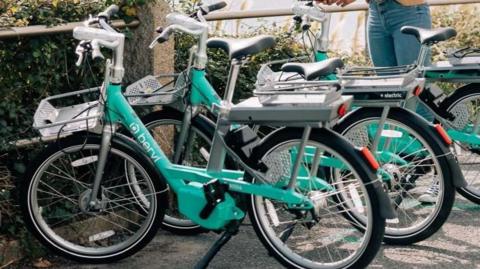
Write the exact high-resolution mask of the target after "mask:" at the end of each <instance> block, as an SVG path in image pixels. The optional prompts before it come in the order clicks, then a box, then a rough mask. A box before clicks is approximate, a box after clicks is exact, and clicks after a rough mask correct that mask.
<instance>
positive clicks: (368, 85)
mask: <svg viewBox="0 0 480 269" xmlns="http://www.w3.org/2000/svg"><path fill="white" fill-rule="evenodd" d="M293 9H294V12H295V13H297V14H298V15H299V17H303V20H300V19H299V20H298V22H299V23H302V26H301V27H302V29H304V30H306V31H307V30H308V29H309V25H308V20H309V19H310V18H312V19H316V20H320V21H323V22H324V23H328V22H327V21H326V19H327V16H326V14H325V13H324V12H322V11H320V10H318V9H315V8H313V7H311V6H306V5H304V4H296V5H295V6H294V8H293ZM327 35H328V33H327ZM316 40H319V41H321V42H323V43H317V44H316V46H315V47H316V48H317V49H316V51H317V53H316V55H315V56H316V59H317V60H318V61H322V60H326V59H327V54H326V52H325V51H326V50H321V49H318V48H319V47H322V46H324V45H326V44H324V43H325V42H328V39H326V37H325V33H323V34H322V35H318V36H317V38H316ZM227 42H236V43H237V44H241V43H242V42H248V39H247V40H242V39H224V38H212V39H210V40H209V41H208V43H207V46H208V47H209V48H219V49H222V50H225V51H226V53H227V54H231V51H230V50H229V47H228V46H226V45H225V44H226V43H227ZM245 61H246V59H242V60H238V59H233V60H232V63H231V67H230V74H229V82H230V81H235V79H236V77H237V75H238V72H239V68H240V66H241V65H242V64H243V63H244V62H245ZM289 61H292V60H289ZM293 61H294V60H293ZM283 62H284V61H275V62H272V63H270V64H267V65H265V66H263V67H262V68H261V70H260V72H259V75H258V82H257V84H258V86H259V87H260V88H261V87H262V85H268V84H269V83H272V82H275V81H282V80H283V81H287V82H288V81H296V80H300V81H302V80H305V78H307V79H318V78H319V77H324V76H326V77H327V78H328V79H331V80H335V79H336V76H335V75H331V74H332V73H333V72H334V71H335V70H336V69H337V68H339V67H341V66H342V65H343V64H342V62H341V61H339V60H338V59H330V60H327V61H322V62H319V63H313V64H299V63H293V62H290V63H287V64H285V65H283V66H282V69H283V71H281V72H273V71H272V70H271V68H270V66H272V65H279V64H282V63H283ZM358 71H359V69H355V72H358ZM297 72H300V73H301V74H302V75H303V76H304V77H301V76H299V75H298V73H297ZM377 72H378V71H377ZM389 72H390V73H391V71H389ZM397 73H398V75H397V76H396V77H389V78H387V77H385V76H376V77H372V76H370V77H368V78H359V77H355V78H353V79H350V80H349V81H347V78H346V77H347V75H349V74H344V77H345V78H344V80H343V81H344V82H345V83H348V84H349V85H351V84H353V85H360V86H361V87H357V88H355V89H353V88H352V87H345V91H348V94H351V95H354V96H355V97H354V103H355V104H356V105H357V106H360V107H362V108H360V109H356V110H354V111H352V112H351V113H348V114H347V115H345V116H344V117H343V118H342V119H341V121H340V122H338V124H336V125H334V126H333V129H334V130H336V131H337V132H339V133H340V134H343V135H345V137H347V138H348V139H350V140H351V141H353V142H354V144H355V145H356V146H363V147H369V148H371V149H372V150H373V152H374V153H376V158H377V160H378V161H379V162H380V164H381V165H382V168H383V174H382V177H383V180H384V186H385V189H386V190H387V191H388V193H389V195H390V198H391V200H392V204H393V205H394V207H395V209H396V210H397V213H398V214H397V215H398V217H397V218H396V219H394V220H389V221H387V230H386V234H385V241H386V242H388V243H391V244H410V243H414V242H418V241H421V240H423V239H425V238H428V237H429V236H431V235H432V234H434V233H435V232H436V231H437V230H438V229H439V228H440V227H441V226H442V224H443V223H444V222H445V221H446V219H447V217H448V214H449V212H450V210H451V208H452V206H453V201H454V184H456V185H457V186H460V185H462V184H463V181H462V177H461V175H460V176H457V175H459V174H460V173H461V172H460V170H459V168H458V164H457V163H456V161H455V158H454V157H453V156H452V155H451V154H450V151H449V149H448V143H447V142H448V140H445V139H442V136H440V134H442V131H443V129H441V127H440V126H430V125H428V124H427V123H426V122H425V121H424V120H422V119H421V118H420V117H418V116H416V115H414V114H413V113H410V112H408V111H407V110H405V109H403V108H402V106H403V105H404V103H405V102H406V101H407V99H408V98H409V97H412V96H414V93H415V92H418V91H419V89H420V90H421V89H422V88H423V82H422V80H416V79H415V77H416V76H417V74H416V71H414V72H407V73H403V74H402V73H399V72H398V71H397ZM390 75H391V74H390ZM182 81H183V80H182V79H180V80H179V83H178V85H182V84H183V82H182ZM404 81H406V83H404ZM392 83H393V84H392ZM234 86H235V85H234V84H230V83H228V84H227V89H228V92H227V93H232V92H233V88H234ZM156 89H159V90H158V92H162V91H163V89H162V88H161V87H156ZM345 91H344V93H345ZM127 92H128V90H127ZM155 98H157V99H158V98H160V97H159V96H157V97H155V96H153V97H151V96H150V95H148V94H147V95H146V97H144V98H143V99H142V100H139V99H135V100H132V101H134V102H131V103H134V104H135V105H154V104H157V102H156V100H155ZM230 98H231V97H230ZM173 107H174V108H175V109H169V108H165V107H164V108H163V110H162V111H156V112H153V113H151V114H149V115H147V116H146V117H144V118H142V121H143V122H144V124H145V125H146V126H147V127H148V128H149V129H150V130H151V132H152V134H154V136H156V137H157V138H158V139H157V142H158V143H159V144H160V145H161V146H162V147H165V148H168V149H169V152H170V153H171V154H170V157H171V160H172V161H173V162H177V161H178V160H182V161H183V162H188V163H195V165H197V166H199V167H205V165H206V163H207V160H208V158H209V156H208V154H205V153H206V152H208V150H209V148H210V144H211V140H212V137H213V130H214V129H215V125H214V124H213V122H211V121H210V120H208V119H207V118H205V117H204V116H202V115H201V114H199V113H198V111H195V110H192V109H190V108H188V107H187V108H185V107H179V106H173ZM344 113H346V111H344ZM382 122H383V123H382ZM378 126H383V127H382V128H378ZM255 128H256V132H257V133H259V134H260V133H264V130H263V129H264V126H262V127H259V126H257V127H255ZM258 128H260V129H258ZM262 128H263V129H262ZM269 131H270V130H268V132H269ZM165 134H170V135H165ZM172 134H173V135H172ZM375 148H377V150H375ZM307 154H309V156H313V153H312V152H309V150H308V149H307ZM180 156H182V158H180ZM309 160H310V161H311V160H312V158H310V159H309ZM228 164H231V162H228V159H227V165H228ZM432 182H441V183H440V184H438V189H439V193H440V195H439V196H437V197H436V199H435V200H433V201H431V202H430V203H428V204H425V203H422V202H420V201H419V197H420V196H421V195H422V194H423V193H425V192H426V191H427V190H428V188H429V187H430V186H431V185H432ZM163 226H164V227H165V228H166V229H168V230H169V231H172V232H174V233H177V234H195V233H198V232H202V231H204V229H202V227H200V226H199V225H198V224H196V223H194V222H192V221H190V220H188V218H185V216H182V215H181V214H179V213H178V211H177V210H176V205H175V201H173V202H172V203H171V204H170V207H169V210H168V212H167V217H166V218H165V219H164V222H163Z"/></svg>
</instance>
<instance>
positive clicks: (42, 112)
mask: <svg viewBox="0 0 480 269" xmlns="http://www.w3.org/2000/svg"><path fill="white" fill-rule="evenodd" d="M99 97H100V88H98V87H97V88H91V89H87V90H82V91H76V92H72V93H67V94H60V95H55V96H51V97H48V98H45V99H43V100H42V101H41V102H40V104H39V106H38V108H37V110H36V111H35V115H34V116H33V127H34V128H35V129H37V130H38V131H39V132H40V134H41V135H42V136H43V137H48V136H55V135H59V134H64V133H73V132H78V131H84V130H87V129H93V128H95V127H96V126H97V125H98V121H99V119H100V116H101V111H100V110H99V101H98V99H99Z"/></svg>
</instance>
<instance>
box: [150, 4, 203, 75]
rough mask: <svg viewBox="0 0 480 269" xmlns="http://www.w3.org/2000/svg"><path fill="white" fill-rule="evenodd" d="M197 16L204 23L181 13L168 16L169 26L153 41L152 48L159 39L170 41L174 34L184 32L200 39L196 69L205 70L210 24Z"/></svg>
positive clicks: (196, 55)
mask: <svg viewBox="0 0 480 269" xmlns="http://www.w3.org/2000/svg"><path fill="white" fill-rule="evenodd" d="M199 13H200V12H199ZM197 16H198V17H199V19H200V20H202V22H200V21H197V20H195V19H193V18H190V17H188V16H186V15H184V14H180V13H175V12H174V13H170V14H168V15H167V17H166V19H167V25H168V26H167V27H166V28H165V29H164V30H163V31H162V33H161V34H160V35H158V36H157V37H156V38H155V40H153V42H152V43H151V44H150V48H153V47H155V45H156V44H157V43H158V40H159V39H168V36H170V34H171V33H173V32H183V33H186V34H189V35H192V36H194V37H196V38H197V39H198V42H197V52H196V53H195V61H194V67H195V68H198V69H204V68H205V66H206V64H207V39H208V24H207V23H206V22H203V20H204V19H203V16H202V15H201V14H200V15H197Z"/></svg>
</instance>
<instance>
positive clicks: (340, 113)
mask: <svg viewBox="0 0 480 269" xmlns="http://www.w3.org/2000/svg"><path fill="white" fill-rule="evenodd" d="M337 113H338V116H339V117H340V118H341V117H343V116H345V114H347V105H346V104H341V105H340V106H339V107H338V110H337Z"/></svg>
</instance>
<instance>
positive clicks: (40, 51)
mask: <svg viewBox="0 0 480 269" xmlns="http://www.w3.org/2000/svg"><path fill="white" fill-rule="evenodd" d="M145 2H146V1H145V0H128V1H113V0H81V1H80V0H16V1H15V0H6V1H5V0H2V1H1V2H0V29H2V28H8V27H22V26H31V25H49V26H52V25H56V24H60V23H66V22H75V21H83V20H84V19H85V18H88V15H89V14H97V13H98V12H100V11H102V10H103V9H105V7H107V6H108V5H110V4H112V3H116V4H120V5H121V12H120V13H119V15H118V17H119V18H123V19H125V20H127V21H128V20H130V19H132V18H133V16H135V15H136V10H137V9H136V8H137V5H142V4H144V3H145ZM77 43H78V41H76V40H74V39H73V37H72V35H71V33H68V34H58V35H48V36H37V37H31V38H13V39H9V40H0V213H1V215H2V223H1V226H0V245H1V243H2V241H4V240H7V239H6V238H14V239H19V242H20V244H21V245H22V246H25V247H24V249H25V252H26V253H25V254H26V255H27V256H30V257H35V256H39V255H42V254H44V252H43V251H42V248H41V247H39V246H38V245H37V244H35V243H33V242H34V241H32V238H31V236H30V235H29V234H28V233H27V232H26V231H25V228H24V225H23V224H22V220H21V217H20V214H19V212H18V211H17V206H16V205H15V204H16V201H15V198H14V185H15V182H14V181H13V179H12V177H11V176H10V172H9V169H6V166H5V164H6V163H11V162H15V160H16V159H18V158H22V157H23V156H25V155H27V154H23V153H24V152H21V153H20V154H15V151H10V152H9V153H8V154H6V153H4V152H5V151H6V150H11V149H12V147H11V146H9V145H8V143H9V142H10V141H14V140H17V139H20V138H28V137H32V136H33V135H36V134H35V132H34V131H33V130H32V128H31V125H32V118H33V114H34V112H35V109H36V106H37V105H38V102H39V100H41V99H42V98H45V97H46V96H49V95H54V94H58V93H63V92H70V91H73V90H78V89H81V88H84V87H88V86H89V85H92V86H94V85H95V86H96V85H99V81H101V75H102V74H103V72H102V71H101V70H102V64H94V65H92V72H85V70H84V69H79V68H76V67H75V61H76V55H75V46H76V45H77ZM84 74H86V75H84ZM17 164H18V165H16V166H15V168H18V169H17V170H19V171H20V172H21V170H22V168H23V167H24V165H22V163H21V162H18V163H17ZM10 170H12V169H10ZM13 170H15V169H13ZM12 172H13V171H12ZM2 259H3V257H1V255H0V265H2V264H4V262H7V261H3V260H2Z"/></svg>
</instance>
